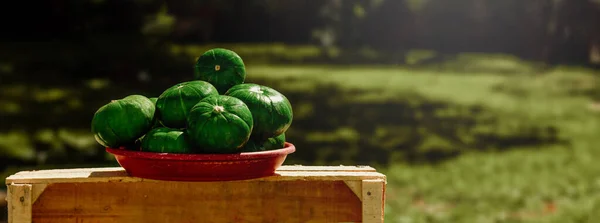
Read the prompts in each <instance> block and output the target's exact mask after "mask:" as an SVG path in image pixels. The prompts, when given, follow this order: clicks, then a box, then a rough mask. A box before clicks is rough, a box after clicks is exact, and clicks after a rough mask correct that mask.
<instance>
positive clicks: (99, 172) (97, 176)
mask: <svg viewBox="0 0 600 223" xmlns="http://www.w3.org/2000/svg"><path fill="white" fill-rule="evenodd" d="M382 178H385V175H383V174H381V173H377V172H340V171H319V172H317V171H277V172H276V175H274V176H270V177H264V178H258V179H251V180H246V181H295V180H327V181H338V180H350V181H352V180H369V179H382ZM142 181H154V180H150V179H142V178H136V177H130V176H129V175H128V174H127V173H126V172H125V170H124V169H123V168H120V167H117V168H89V169H71V170H43V171H23V172H19V173H16V174H14V175H12V176H9V177H8V178H6V183H7V184H12V183H28V184H34V183H40V184H50V183H69V182H70V183H77V182H142ZM160 182H164V181H160Z"/></svg>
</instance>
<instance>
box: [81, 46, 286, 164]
mask: <svg viewBox="0 0 600 223" xmlns="http://www.w3.org/2000/svg"><path fill="white" fill-rule="evenodd" d="M245 80H246V68H245V65H244V62H243V60H242V58H241V57H240V56H239V55H238V54H237V53H235V52H234V51H232V50H229V49H223V48H215V49H211V50H208V51H206V52H205V53H203V54H202V55H201V56H200V57H199V58H198V60H197V61H196V64H195V69H194V78H193V79H192V80H190V81H187V82H183V83H178V84H176V85H174V86H172V87H170V88H168V89H166V90H165V91H164V92H163V93H162V94H161V95H160V96H158V97H150V98H148V97H146V96H142V95H129V96H127V97H124V98H122V99H117V100H112V101H111V102H109V103H108V104H106V105H103V106H102V107H100V108H99V109H98V110H97V111H96V113H95V114H94V117H93V119H92V122H91V130H92V133H93V134H94V137H95V139H96V141H97V142H98V143H99V144H101V145H102V146H105V147H110V148H122V149H131V150H139V151H146V152H157V153H188V154H189V153H212V154H215V153H216V154H226V153H239V152H257V151H266V150H274V149H280V148H283V147H284V143H285V141H286V139H285V132H286V131H287V130H288V128H289V127H290V125H291V124H292V119H293V112H292V106H291V104H290V102H289V101H288V99H287V98H286V97H285V95H283V94H282V93H280V92H279V91H277V90H275V89H273V88H271V87H268V86H264V85H259V84H254V83H245Z"/></svg>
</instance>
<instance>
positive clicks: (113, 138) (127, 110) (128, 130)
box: [91, 95, 155, 148]
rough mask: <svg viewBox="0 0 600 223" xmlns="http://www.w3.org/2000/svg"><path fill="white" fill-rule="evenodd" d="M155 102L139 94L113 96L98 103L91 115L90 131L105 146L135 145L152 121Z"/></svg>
mask: <svg viewBox="0 0 600 223" xmlns="http://www.w3.org/2000/svg"><path fill="white" fill-rule="evenodd" d="M154 112H155V108H154V104H152V101H150V99H148V98H146V97H144V96H142V95H130V96H127V97H125V98H123V99H118V100H112V101H111V102H110V103H108V104H106V105H104V106H102V107H100V108H99V109H98V110H97V111H96V113H95V114H94V117H93V118H92V124H91V127H92V133H93V134H94V137H95V138H96V141H97V142H98V143H99V144H100V145H102V146H106V147H111V148H117V147H121V146H125V145H134V144H135V141H136V140H137V139H139V138H140V137H141V136H143V135H144V134H146V132H148V131H149V130H150V129H151V128H152V124H153V121H154Z"/></svg>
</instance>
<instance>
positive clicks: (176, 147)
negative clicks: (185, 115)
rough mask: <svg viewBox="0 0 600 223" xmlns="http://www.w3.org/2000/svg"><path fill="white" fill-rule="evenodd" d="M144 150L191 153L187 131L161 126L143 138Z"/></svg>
mask: <svg viewBox="0 0 600 223" xmlns="http://www.w3.org/2000/svg"><path fill="white" fill-rule="evenodd" d="M141 147H142V151H147V152H159V153H191V152H192V146H191V145H190V143H189V137H188V136H187V133H185V132H184V131H181V130H179V129H173V128H167V127H160V128H155V129H152V130H151V131H150V132H148V133H147V134H146V135H145V136H144V138H143V139H142V146H141Z"/></svg>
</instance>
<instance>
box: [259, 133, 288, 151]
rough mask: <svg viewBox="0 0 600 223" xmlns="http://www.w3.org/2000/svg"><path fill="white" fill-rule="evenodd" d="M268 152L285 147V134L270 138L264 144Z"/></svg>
mask: <svg viewBox="0 0 600 223" xmlns="http://www.w3.org/2000/svg"><path fill="white" fill-rule="evenodd" d="M263 146H264V147H265V149H266V150H274V149H281V148H283V147H284V146H285V133H281V135H278V136H275V137H273V138H268V139H267V141H266V142H265V143H264V144H263Z"/></svg>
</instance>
